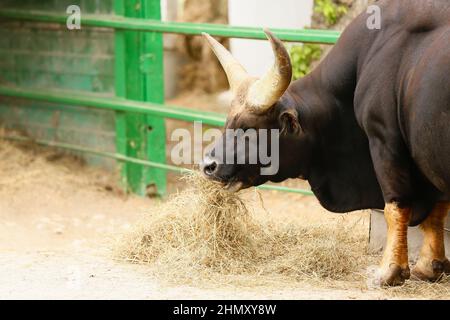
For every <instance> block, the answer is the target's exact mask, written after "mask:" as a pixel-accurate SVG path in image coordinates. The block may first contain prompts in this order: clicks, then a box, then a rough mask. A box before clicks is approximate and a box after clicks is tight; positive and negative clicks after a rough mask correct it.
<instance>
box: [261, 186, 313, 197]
mask: <svg viewBox="0 0 450 320" xmlns="http://www.w3.org/2000/svg"><path fill="white" fill-rule="evenodd" d="M257 189H261V190H275V191H281V192H291V193H299V194H303V195H305V196H313V195H314V193H313V192H312V191H310V190H305V189H297V188H289V187H284V186H275V185H272V184H263V185H261V186H259V187H257Z"/></svg>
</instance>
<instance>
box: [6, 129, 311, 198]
mask: <svg viewBox="0 0 450 320" xmlns="http://www.w3.org/2000/svg"><path fill="white" fill-rule="evenodd" d="M0 139H4V140H12V141H22V142H33V143H36V144H39V145H44V146H49V147H55V148H61V149H67V150H71V151H78V152H83V153H88V154H92V155H96V156H100V157H105V158H110V159H115V160H118V161H124V162H130V163H136V164H140V165H143V166H147V167H152V168H157V169H161V170H167V171H173V172H176V173H188V172H192V170H191V169H187V168H181V167H177V166H173V165H169V164H162V163H157V162H152V161H147V160H142V159H136V158H132V157H127V156H124V155H122V154H118V153H112V152H105V151H98V150H95V149H91V148H86V147H82V146H77V145H74V144H69V143H63V142H56V141H48V140H41V139H30V138H27V137H23V136H11V135H7V136H5V135H2V136H0ZM257 189H262V190H275V191H282V192H291V193H299V194H303V195H308V196H310V195H314V194H313V193H312V192H311V191H309V190H303V189H296V188H289V187H283V186H274V185H267V184H266V185H262V186H258V187H257Z"/></svg>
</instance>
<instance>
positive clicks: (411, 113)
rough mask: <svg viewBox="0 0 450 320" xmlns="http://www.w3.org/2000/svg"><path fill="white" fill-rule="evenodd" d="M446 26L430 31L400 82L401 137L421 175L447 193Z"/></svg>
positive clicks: (449, 89)
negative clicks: (403, 133)
mask: <svg viewBox="0 0 450 320" xmlns="http://www.w3.org/2000/svg"><path fill="white" fill-rule="evenodd" d="M449 44H450V26H442V27H440V28H438V29H436V30H435V31H434V33H433V32H430V35H429V39H424V43H423V45H424V46H426V49H425V50H424V51H423V53H421V54H420V56H419V57H418V58H417V63H416V64H415V65H414V66H412V67H411V70H410V73H409V74H410V75H409V77H406V78H405V79H404V81H405V82H406V83H405V84H404V87H405V89H404V90H405V92H404V100H403V101H402V102H403V103H402V105H401V106H400V107H401V110H400V112H401V113H402V115H403V119H402V120H403V121H402V122H403V126H404V127H405V139H406V140H407V144H408V146H409V149H410V151H411V156H412V158H413V160H414V161H415V163H416V164H417V166H418V167H419V169H420V170H421V172H422V173H423V175H424V176H425V177H426V178H427V179H428V180H429V181H430V182H431V183H432V184H433V185H434V186H435V187H436V188H438V189H439V190H440V191H441V192H444V193H446V194H447V195H449V196H450V86H449V85H450V46H449Z"/></svg>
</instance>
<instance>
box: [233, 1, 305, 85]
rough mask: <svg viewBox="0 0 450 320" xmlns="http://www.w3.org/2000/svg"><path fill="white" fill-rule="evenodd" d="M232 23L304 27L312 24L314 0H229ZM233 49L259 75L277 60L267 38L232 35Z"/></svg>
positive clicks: (254, 73) (271, 26)
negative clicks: (244, 37)
mask: <svg viewBox="0 0 450 320" xmlns="http://www.w3.org/2000/svg"><path fill="white" fill-rule="evenodd" d="M228 1H229V2H228V14H229V21H230V25H235V26H245V27H265V28H286V29H288V28H289V29H303V28H304V27H305V26H310V25H311V16H312V13H313V0H228ZM231 51H232V53H233V55H234V56H235V57H236V58H237V59H238V60H239V61H240V62H241V63H242V64H243V65H244V66H245V68H246V69H247V71H248V72H249V73H250V74H252V75H255V76H260V75H261V74H263V73H264V72H265V71H266V70H267V68H268V67H269V66H270V63H271V61H273V55H272V50H271V48H270V45H269V44H268V42H267V41H258V40H245V39H232V40H231Z"/></svg>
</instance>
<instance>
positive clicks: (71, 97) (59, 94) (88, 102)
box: [0, 86, 225, 126]
mask: <svg viewBox="0 0 450 320" xmlns="http://www.w3.org/2000/svg"><path fill="white" fill-rule="evenodd" d="M1 95H3V96H9V97H16V98H24V99H31V100H40V101H47V102H53V103H61V104H68V105H76V106H84V107H92V108H100V109H110V110H116V111H130V112H140V113H144V114H149V115H154V116H160V117H165V118H172V119H177V120H184V121H201V122H202V123H204V124H209V125H212V126H223V125H224V124H225V115H222V114H219V113H213V112H206V111H198V110H191V109H186V108H181V107H175V106H168V105H165V104H157V103H150V102H140V101H133V100H127V99H124V98H115V97H105V96H104V95H103V96H100V95H98V94H92V93H88V92H77V91H67V90H46V89H24V88H17V87H9V86H0V96H1Z"/></svg>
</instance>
